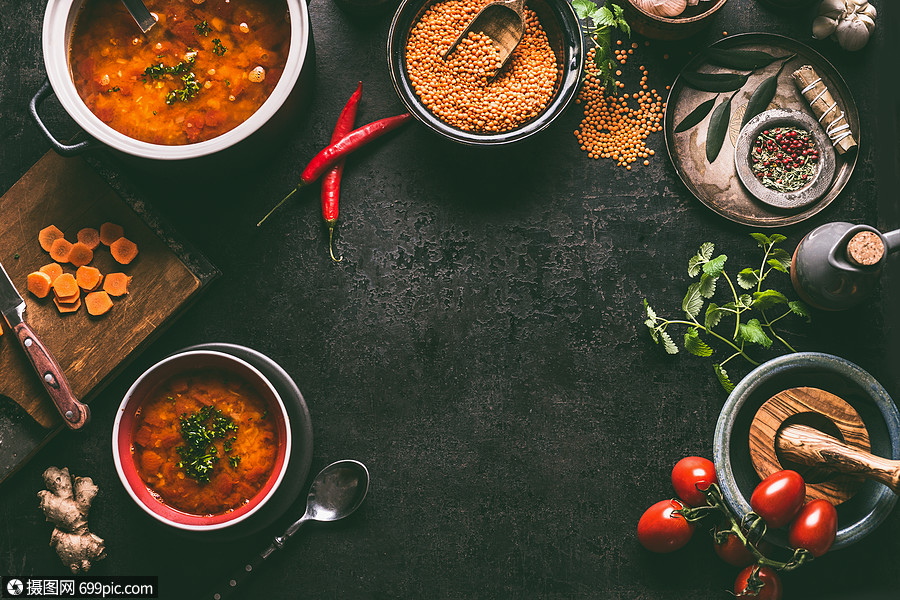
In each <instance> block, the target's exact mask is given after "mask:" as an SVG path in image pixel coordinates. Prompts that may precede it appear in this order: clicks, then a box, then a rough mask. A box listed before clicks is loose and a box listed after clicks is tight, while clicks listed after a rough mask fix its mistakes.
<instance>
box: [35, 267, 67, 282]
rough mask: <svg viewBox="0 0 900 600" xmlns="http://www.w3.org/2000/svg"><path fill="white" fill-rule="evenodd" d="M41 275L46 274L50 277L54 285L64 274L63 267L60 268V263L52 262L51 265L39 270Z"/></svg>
mask: <svg viewBox="0 0 900 600" xmlns="http://www.w3.org/2000/svg"><path fill="white" fill-rule="evenodd" d="M38 270H39V271H40V272H41V273H46V274H47V275H49V276H50V283H51V284H52V283H53V282H54V281H56V278H57V277H59V276H60V275H62V274H63V270H62V267H61V266H59V263H55V262H52V263H50V264H49V265H44V266H43V267H41V268H40V269H38Z"/></svg>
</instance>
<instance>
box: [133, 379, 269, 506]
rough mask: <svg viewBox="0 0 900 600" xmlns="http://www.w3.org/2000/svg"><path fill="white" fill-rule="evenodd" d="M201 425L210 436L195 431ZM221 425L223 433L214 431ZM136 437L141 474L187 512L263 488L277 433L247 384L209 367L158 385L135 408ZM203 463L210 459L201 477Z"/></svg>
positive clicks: (240, 499)
mask: <svg viewBox="0 0 900 600" xmlns="http://www.w3.org/2000/svg"><path fill="white" fill-rule="evenodd" d="M217 419H219V420H217ZM229 422H230V423H231V424H232V425H227V423H229ZM198 427H199V428H200V431H201V433H202V434H203V435H205V436H207V437H206V439H204V441H203V442H202V443H199V444H198V443H197V442H196V441H195V440H196V438H194V440H192V439H191V437H190V436H191V435H192V434H195V435H196V433H197V431H198ZM217 429H220V430H224V432H223V433H224V435H221V436H217V435H215V434H214V433H213V434H210V433H209V432H214V431H216V430H217ZM132 442H133V443H132V448H133V450H132V457H133V459H134V466H135V468H136V469H137V472H138V475H139V476H140V478H141V479H142V480H143V481H144V483H145V484H147V487H148V488H149V489H150V491H151V492H152V493H153V495H154V496H155V497H156V498H157V499H158V500H160V501H162V502H163V503H165V504H167V505H168V506H171V507H172V508H174V509H177V510H180V511H182V512H185V513H189V514H194V515H216V514H222V513H225V512H229V511H232V510H234V509H236V508H239V507H241V506H242V505H244V504H246V503H247V502H249V501H250V500H251V499H252V498H253V497H254V496H255V495H256V494H257V493H258V492H259V491H260V489H262V487H263V486H264V485H265V483H266V481H267V480H268V478H269V476H270V475H271V473H272V470H273V468H274V466H275V462H276V456H277V449H278V443H279V440H278V434H277V431H276V423H275V418H274V416H273V415H270V414H269V412H268V409H267V406H266V403H265V401H264V400H263V399H262V398H260V396H259V395H258V394H257V393H256V391H255V390H254V389H253V388H252V386H250V384H248V383H247V382H245V381H244V380H243V379H241V378H239V377H237V376H235V375H234V374H232V373H230V372H227V371H223V370H218V369H204V370H198V371H191V372H188V373H185V374H179V375H176V376H174V377H172V378H170V379H168V380H166V381H164V382H163V383H162V384H161V385H159V386H157V388H156V389H155V390H154V391H153V393H152V394H151V395H150V396H148V397H147V399H146V400H145V401H144V403H143V405H142V406H141V407H140V408H139V409H138V411H137V414H136V416H135V423H134V431H133V435H132ZM198 447H199V448H201V451H200V452H194V453H192V452H191V451H192V449H194V448H198ZM210 456H212V457H214V458H213V459H211V460H210V458H209V457H210ZM198 463H199V464H204V465H206V466H207V467H209V469H208V470H207V471H205V472H204V473H203V475H204V477H202V478H201V479H200V480H198V479H197V477H196V476H197V473H198V468H197V464H198Z"/></svg>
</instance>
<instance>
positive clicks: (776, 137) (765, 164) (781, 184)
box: [750, 127, 819, 193]
mask: <svg viewBox="0 0 900 600" xmlns="http://www.w3.org/2000/svg"><path fill="white" fill-rule="evenodd" d="M818 162H819V152H818V150H817V148H816V145H815V142H814V141H813V139H812V136H810V135H809V132H808V131H805V130H803V129H798V128H796V127H776V128H774V129H767V130H765V131H763V132H762V133H761V134H760V135H759V137H757V138H756V141H755V142H754V143H753V148H752V150H751V151H750V170H751V171H752V172H753V174H754V175H755V176H756V178H757V179H758V180H759V182H760V183H762V184H763V185H764V186H766V187H767V188H769V189H772V190H775V191H776V192H781V193H787V192H796V191H797V190H799V189H800V188H802V187H805V186H806V185H807V184H809V182H810V181H811V180H812V177H813V175H815V173H816V169H817V168H818Z"/></svg>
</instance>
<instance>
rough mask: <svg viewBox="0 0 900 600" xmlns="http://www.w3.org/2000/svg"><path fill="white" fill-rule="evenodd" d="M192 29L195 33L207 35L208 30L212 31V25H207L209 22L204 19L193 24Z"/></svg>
mask: <svg viewBox="0 0 900 600" xmlns="http://www.w3.org/2000/svg"><path fill="white" fill-rule="evenodd" d="M194 29H196V30H197V33H198V34H200V35H202V36H203V37H206V36H208V35H209V32H210V31H212V27H210V26H209V23H208V22H207V21H206V20H205V19H204V20H203V21H200V22H199V23H197V24H196V25H194Z"/></svg>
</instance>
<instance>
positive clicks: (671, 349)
mask: <svg viewBox="0 0 900 600" xmlns="http://www.w3.org/2000/svg"><path fill="white" fill-rule="evenodd" d="M659 337H661V338H662V342H663V348H665V349H666V352H668V353H669V354H678V346H676V345H675V342H673V341H672V338H671V337H670V336H669V334H668V333H666V332H665V331H660V332H659Z"/></svg>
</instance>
